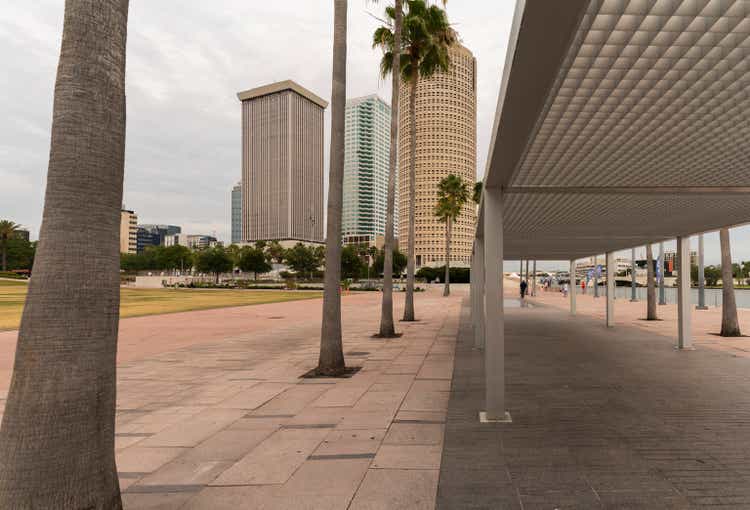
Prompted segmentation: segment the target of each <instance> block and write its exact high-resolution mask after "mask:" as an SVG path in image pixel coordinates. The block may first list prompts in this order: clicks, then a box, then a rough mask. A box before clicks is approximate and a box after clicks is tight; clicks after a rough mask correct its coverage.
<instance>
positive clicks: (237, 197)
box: [232, 183, 242, 244]
mask: <svg viewBox="0 0 750 510" xmlns="http://www.w3.org/2000/svg"><path fill="white" fill-rule="evenodd" d="M241 242H242V185H241V184H239V183H238V184H237V185H235V187H234V188H232V244H237V243H241Z"/></svg>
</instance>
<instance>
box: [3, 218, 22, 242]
mask: <svg viewBox="0 0 750 510" xmlns="http://www.w3.org/2000/svg"><path fill="white" fill-rule="evenodd" d="M19 230H21V225H19V224H18V223H13V222H12V221H10V220H0V240H2V241H3V242H4V241H7V240H8V239H12V238H13V237H14V236H15V235H16V233H17V232H18V231H19Z"/></svg>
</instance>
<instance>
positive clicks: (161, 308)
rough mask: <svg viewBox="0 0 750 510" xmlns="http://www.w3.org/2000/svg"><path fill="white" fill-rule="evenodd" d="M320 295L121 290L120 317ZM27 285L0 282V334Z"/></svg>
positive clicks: (11, 325)
mask: <svg viewBox="0 0 750 510" xmlns="http://www.w3.org/2000/svg"><path fill="white" fill-rule="evenodd" d="M320 296H322V293H321V292H303V291H283V290H279V291H276V290H233V289H220V290H209V289H205V290H204V289H122V290H121V293H120V297H121V302H120V317H123V318H124V317H139V316H143V315H156V314H161V313H175V312H188V311H191V310H208V309H211V308H226V307H230V306H245V305H258V304H263V303H278V302H282V301H295V300H299V299H313V298H319V297H320ZM25 299H26V282H23V281H21V282H15V281H10V280H0V331H2V330H8V329H18V325H19V324H20V322H21V312H22V311H23V304H24V300H25Z"/></svg>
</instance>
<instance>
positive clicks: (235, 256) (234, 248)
mask: <svg viewBox="0 0 750 510" xmlns="http://www.w3.org/2000/svg"><path fill="white" fill-rule="evenodd" d="M226 252H227V255H228V256H229V258H230V260H231V261H232V264H233V265H234V267H238V266H239V264H240V257H241V256H242V248H240V247H239V246H238V245H236V244H234V243H232V244H230V245H229V246H227V247H226ZM232 269H234V268H232Z"/></svg>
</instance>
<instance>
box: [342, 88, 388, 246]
mask: <svg viewBox="0 0 750 510" xmlns="http://www.w3.org/2000/svg"><path fill="white" fill-rule="evenodd" d="M390 123H391V107H390V106H389V105H388V103H386V102H385V101H383V100H382V99H380V98H379V97H378V96H375V95H372V96H365V97H359V98H356V99H350V100H348V101H347V102H346V156H345V163H344V207H343V218H342V237H343V240H344V244H365V245H370V246H376V245H378V244H379V243H378V242H377V241H378V240H379V239H381V240H382V239H383V238H384V237H385V214H386V206H387V200H388V172H389V170H390V162H389V150H390V146H391V143H390V141H391V138H390V131H391V124H390ZM396 203H397V204H398V198H396ZM395 217H396V218H397V217H398V209H397V210H396V216H395ZM396 227H397V225H394V235H395V236H396V237H398V229H397V228H396Z"/></svg>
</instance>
